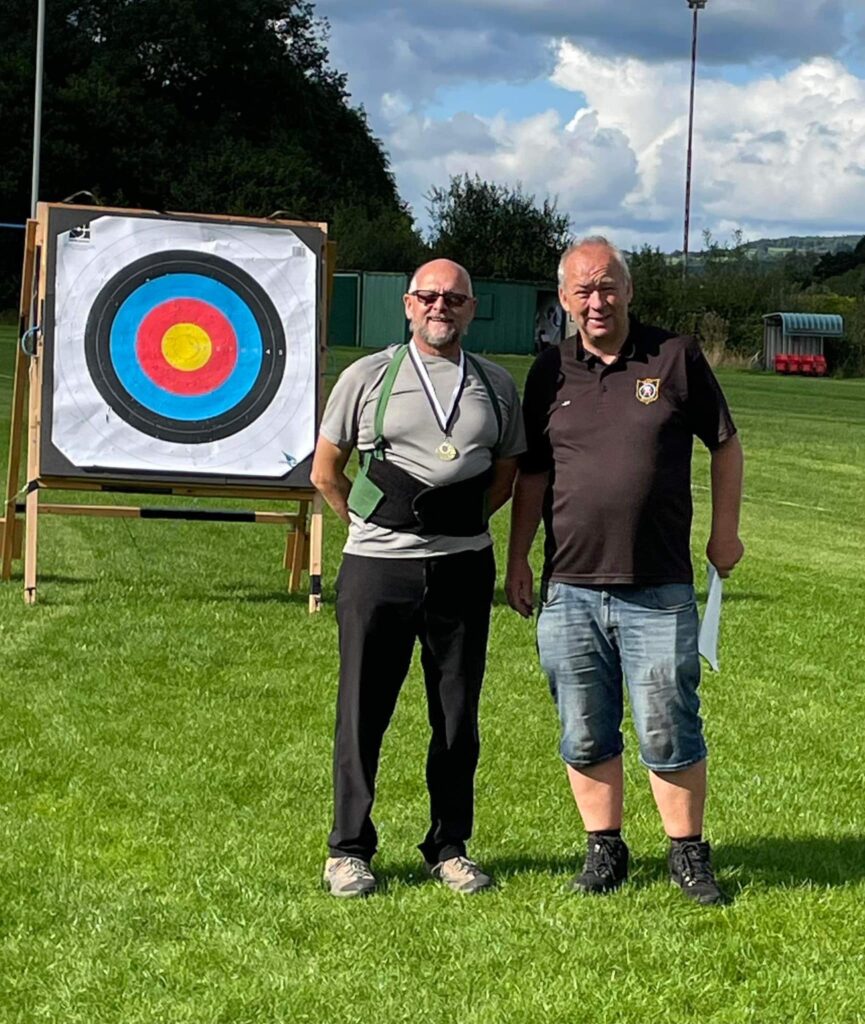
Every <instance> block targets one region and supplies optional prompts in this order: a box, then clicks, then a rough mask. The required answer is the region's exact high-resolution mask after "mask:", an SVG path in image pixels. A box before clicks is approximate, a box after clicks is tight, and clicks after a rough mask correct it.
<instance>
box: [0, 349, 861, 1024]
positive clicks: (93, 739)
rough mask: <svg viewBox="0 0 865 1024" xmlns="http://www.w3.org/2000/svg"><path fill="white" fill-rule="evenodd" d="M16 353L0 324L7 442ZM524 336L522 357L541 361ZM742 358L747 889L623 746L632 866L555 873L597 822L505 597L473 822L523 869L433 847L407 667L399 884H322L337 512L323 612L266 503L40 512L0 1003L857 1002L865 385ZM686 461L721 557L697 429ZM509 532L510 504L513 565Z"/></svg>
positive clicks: (72, 1013) (400, 715)
mask: <svg viewBox="0 0 865 1024" xmlns="http://www.w3.org/2000/svg"><path fill="white" fill-rule="evenodd" d="M13 354H14V338H13V334H12V331H11V330H5V331H3V329H0V415H2V416H3V417H4V418H3V419H2V420H0V439H2V440H0V444H2V447H3V455H4V461H3V465H4V467H5V446H6V439H7V438H8V409H9V404H10V403H9V390H10V386H11V380H10V378H11V372H12V360H13ZM345 358H346V353H337V354H336V362H337V364H338V363H339V362H340V360H344V359H345ZM503 362H505V363H506V364H507V365H508V367H509V368H510V369H511V370H512V371H513V372H514V374H515V375H516V376H517V378H518V380H519V381H520V383H521V382H522V378H523V377H524V375H525V371H526V369H527V366H528V361H527V360H526V359H522V358H511V359H506V360H503ZM721 376H722V381H723V384H724V386H725V388H726V390H727V393H728V396H729V399H730V402H731V405H732V407H733V410H734V413H735V415H736V418H737V422H738V424H739V427H740V430H741V433H742V437H743V442H744V445H745V448H746V452H747V458H748V464H747V483H746V491H747V499H746V503H745V506H744V524H743V535H744V539H745V542H746V545H747V554H746V560H745V561H744V562H743V564H742V565H741V567H740V569H739V570H738V571H737V573H736V575H735V577H734V579H733V580H732V581H731V583H730V585H729V587H728V599H727V600H726V602H725V609H724V623H723V645H722V652H721V654H722V671H721V673H720V674H718V675H712V674H707V675H706V677H705V678H704V685H703V700H704V710H705V714H706V719H707V726H708V738H709V743H710V747H711V758H710V776H711V798H710V807H709V814H708V822H707V832H708V835H709V838H711V839H712V841H713V844H714V847H715V859H716V864H717V867H718V869H719V875H720V878H721V880H722V882H723V884H724V885H725V886H726V887H727V888H728V889H729V891H730V892H731V893H732V894H734V896H735V901H734V903H733V904H732V905H731V906H730V907H727V908H724V909H716V908H712V909H709V908H698V907H695V906H691V905H689V904H687V903H686V902H685V901H684V900H683V898H682V897H681V895H680V894H678V893H677V892H676V891H675V890H673V889H672V888H671V886H670V885H669V883H668V882H667V880H666V876H665V870H664V855H665V850H666V847H665V842H664V839H663V835H662V831H661V828H660V825H659V823H658V820H657V817H656V814H655V812H654V809H653V806H652V803H651V799H650V796H649V792H648V785H647V782H646V779H645V774H644V772H643V770H642V769H641V768H640V767H639V765H638V764H637V760H636V752H635V749H634V744H633V743H631V745H630V748H629V750H628V753H627V761H626V763H627V783H628V792H627V798H626V799H627V826H626V837H627V839H628V842H629V844H630V846H631V849H632V854H633V857H634V869H635V870H634V873H633V878H632V881H631V882H630V883H629V884H628V885H627V887H625V888H624V889H623V890H622V891H620V892H618V893H616V894H615V895H613V896H611V897H607V898H603V899H585V898H577V897H574V896H569V895H566V894H565V893H564V892H563V888H564V886H565V883H566V881H567V879H568V878H569V877H570V875H571V874H572V873H573V871H574V869H575V866H576V864H577V860H578V857H577V852H579V853H580V854H581V852H582V848H583V839H582V835H581V829H580V826H579V823H578V819H577V815H576V811H575V809H574V807H573V804H572V801H571V798H570V796H569V794H568V792H567V786H566V782H565V778H564V774H563V771H562V769H561V766H560V763H559V762H558V759H557V753H556V722H555V715H554V711H553V708H552V705H551V702H550V701H549V699H548V696H547V693H546V686H545V682H544V680H543V678H542V676H541V674H540V671H539V669H538V667H537V665H536V659H535V653H534V647H533V634H532V627H531V625H530V624H529V623H526V622H524V621H522V620H520V619H518V618H517V616H516V615H514V614H513V613H512V612H510V611H509V610H508V609H507V607H506V606H505V605H504V602H503V599H502V598H501V594H500V593H499V598H498V600H497V604H496V607H495V608H494V612H493V626H492V641H491V649H490V658H489V669H488V674H487V682H486V685H485V690H484V697H483V702H482V708H481V725H482V732H483V743H484V747H483V753H482V759H481V767H480V771H479V778H478V802H477V821H476V832H475V840H474V841H473V844H472V847H471V851H472V853H473V854H474V855H476V856H477V857H478V858H479V859H480V860H481V861H482V862H483V863H484V864H485V865H487V866H489V867H490V868H492V870H493V871H494V873H495V874H496V876H497V878H498V880H499V883H500V884H499V888H498V889H497V891H495V892H492V893H489V894H484V895H483V896H480V897H477V898H474V899H472V898H466V897H458V896H455V895H454V894H452V893H450V892H448V891H446V890H443V889H441V888H439V887H436V886H435V885H434V884H432V883H430V882H429V881H427V880H426V879H425V877H424V875H423V874H422V872H421V871H420V870H419V867H420V864H419V856H418V854H417V851H416V850H415V848H414V846H415V844H416V843H417V842H419V841H420V839H421V838H422V836H423V833H424V830H425V825H426V816H427V810H426V800H425V790H424V785H423V751H424V749H425V743H426V719H425V710H424V706H423V696H422V688H421V684H420V679H419V675H418V671H417V666H415V667H414V668H413V671H412V675H411V677H410V679H409V681H408V683H407V685H406V688H405V691H404V693H403V695H402V698H401V701H400V705H399V708H398V710H397V715H396V717H395V720H394V723H393V725H392V728H391V730H390V732H389V733H388V736H387V737H386V741H385V748H384V754H383V763H382V768H381V774H380V788H379V799H378V803H377V823H378V825H379V828H380V833H381V844H382V849H381V853H380V855H379V857H378V858H377V871H378V874H379V875H380V877H381V879H382V882H383V891H382V892H380V893H379V894H378V895H376V896H375V897H374V898H372V899H370V900H367V901H365V902H362V903H355V902H351V901H349V902H348V903H347V904H346V903H344V902H341V901H336V900H333V899H331V898H329V897H327V896H325V895H324V894H323V893H322V891H321V889H320V887H319V876H320V870H321V865H322V860H323V857H324V854H325V836H326V833H327V830H328V827H329V813H330V808H329V759H330V744H331V733H332V728H333V704H334V691H335V676H336V669H337V663H336V654H335V650H336V630H335V623H334V618H333V608H332V604H331V603H330V598H331V596H332V583H333V579H334V576H335V573H336V568H337V565H338V561H339V552H340V547H341V542H342V539H343V530H342V528H341V526H340V525H339V523H338V522H337V521H336V520H334V519H333V518H332V517H331V518H329V519H328V521H327V533H326V559H325V600H326V602H327V604H326V606H325V609H324V611H323V613H322V614H321V615H319V616H316V617H312V618H310V617H309V616H308V615H307V612H306V599H305V597H302V596H300V597H289V596H287V595H286V594H285V592H284V575H283V572H282V570H281V568H280V561H281V551H282V543H283V537H282V533H281V531H280V530H277V529H274V528H273V527H265V526H258V527H256V526H237V525H235V526H229V525H221V524H220V525H214V524H200V523H198V524H186V523H181V522H172V523H164V522H163V523H160V522H151V521H137V520H133V521H108V520H100V521H95V520H94V521H90V520H83V519H71V518H47V517H46V518H45V519H44V520H43V521H42V523H41V536H40V543H41V549H40V603H39V604H38V605H37V606H36V607H35V608H26V607H25V606H24V604H23V601H22V593H21V578H20V566H19V567H18V570H19V571H18V572H17V574H16V578H15V579H14V580H13V583H12V584H10V585H5V586H2V587H0V666H2V668H0V673H2V674H0V694H2V714H0V1021H2V1024H6V1022H22V1024H23V1022H27V1024H31V1022H43V1021H44V1022H56V1024H102V1022H106V1024H107V1022H112V1024H114V1022H123V1024H132V1022H136V1024H138V1022H140V1024H153V1022H161V1024H185V1022H189V1024H211V1022H212V1024H216V1022H220V1024H247V1022H248V1024H271V1022H272V1024H276V1022H297V1024H301V1022H309V1024H354V1022H358V1024H359V1022H364V1024H367V1022H381V1024H396V1022H418V1024H420V1022H423V1024H426V1022H430V1024H438V1022H446V1021H452V1020H456V1021H459V1022H460V1024H498V1022H535V1021H537V1022H544V1024H581V1022H592V1024H654V1022H659V1024H660V1022H663V1024H666V1022H669V1024H684V1022H713V1024H715V1022H717V1024H721V1022H725V1024H743V1022H755V1024H764V1022H776V1021H777V1022H785V1024H793V1022H805V1021H813V1022H821V1024H823V1022H826V1024H846V1022H854V1021H865V952H863V950H865V942H863V911H862V908H863V904H865V768H863V765H865V678H863V677H865V671H863V665H865V623H863V620H865V582H863V581H865V525H863V513H865V381H833V380H804V379H776V378H774V377H769V376H763V375H752V374H748V373H745V372H732V371H727V372H724V373H722V374H721ZM694 479H695V500H696V505H697V511H696V522H695V533H694V540H695V544H694V552H695V557H697V558H699V557H700V549H701V547H702V545H703V544H704V543H705V536H706V529H707V522H708V517H707V502H708V491H707V484H708V459H707V457H706V456H705V453H703V452H702V451H698V452H697V453H695V478H694ZM129 501H130V499H129V497H128V496H122V497H119V498H118V502H120V503H126V504H128V503H129ZM505 534H506V516H502V515H500V516H499V517H498V518H497V520H496V521H495V538H496V548H497V552H498V553H499V556H500V564H501V555H502V554H503V550H504V542H505Z"/></svg>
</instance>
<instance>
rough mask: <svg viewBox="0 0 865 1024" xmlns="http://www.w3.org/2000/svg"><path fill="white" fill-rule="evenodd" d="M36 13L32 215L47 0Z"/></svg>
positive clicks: (36, 188)
mask: <svg viewBox="0 0 865 1024" xmlns="http://www.w3.org/2000/svg"><path fill="white" fill-rule="evenodd" d="M36 10H37V13H36V85H35V92H34V96H33V177H32V180H31V184H30V216H31V217H35V216H36V204H37V203H38V202H39V159H40V151H41V143H42V79H43V77H44V70H45V0H38V2H37V8H36Z"/></svg>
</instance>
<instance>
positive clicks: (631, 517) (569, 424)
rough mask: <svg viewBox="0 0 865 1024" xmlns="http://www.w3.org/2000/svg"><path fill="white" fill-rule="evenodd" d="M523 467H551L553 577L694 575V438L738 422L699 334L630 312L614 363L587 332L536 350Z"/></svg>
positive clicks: (644, 581)
mask: <svg viewBox="0 0 865 1024" xmlns="http://www.w3.org/2000/svg"><path fill="white" fill-rule="evenodd" d="M523 412H524V415H525V420H526V437H527V442H528V450H527V451H526V452H525V454H524V455H522V456H521V457H520V469H521V470H522V471H523V472H525V473H541V472H547V471H549V472H550V474H551V480H550V483H551V486H550V489H549V491H548V492H547V499H546V501H545V507H544V526H545V528H546V543H545V548H544V576H545V578H550V579H555V580H559V581H562V582H565V583H575V584H581V585H593V584H610V583H634V584H638V585H642V586H651V585H653V584H661V583H690V582H692V580H693V572H692V569H691V553H690V535H691V517H692V506H691V453H692V447H693V437H694V435H695V434H696V436H697V437H699V438H700V440H701V441H702V442H703V444H705V445H706V447H707V448H709V449H710V450H714V449H716V448H718V447H719V445H721V444H722V443H723V442H724V441H726V440H727V439H728V438H730V437H732V436H733V435H734V434H735V433H736V428H735V426H734V424H733V420H732V418H731V416H730V411H729V409H728V408H727V403H726V401H725V399H724V395H723V393H722V391H721V388H720V385H719V384H718V382H717V380H716V379H715V375H714V374H713V373H712V370H711V368H710V367H709V364H708V363H707V362H706V359H705V357H704V356H703V353H702V352H701V351H700V346H699V344H698V343H697V341H696V340H695V339H694V338H690V337H676V336H674V335H672V334H670V333H669V332H667V331H663V330H661V329H660V328H657V327H648V326H644V325H642V324H640V323H638V322H637V321H636V320H633V319H632V320H631V328H630V332H629V334H628V338H627V340H626V341H625V344H624V346H623V348H622V351H621V353H620V355H619V357H618V359H617V360H616V361H615V362H614V363H611V364H610V365H605V364H604V363H603V362H602V361H601V360H600V359H598V358H597V357H596V356H594V355H591V354H589V353H587V352H586V351H585V350H584V348H583V344H582V340H581V339H580V336H579V334H577V335H575V336H574V337H571V338H568V339H566V340H565V341H564V342H562V344H561V345H560V346H558V347H556V348H550V349H547V350H546V351H545V352H542V353H541V354H540V355H539V356H538V358H537V359H536V360H535V362H534V364H533V366H532V368H531V370H530V371H529V375H528V378H527V379H526V389H525V396H524V399H523Z"/></svg>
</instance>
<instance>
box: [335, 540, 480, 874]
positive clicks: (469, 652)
mask: <svg viewBox="0 0 865 1024" xmlns="http://www.w3.org/2000/svg"><path fill="white" fill-rule="evenodd" d="M494 583H495V562H494V560H493V553H492V548H487V549H486V550H484V551H477V552H475V551H472V552H463V553H461V554H457V555H447V556H444V557H440V558H364V557H361V556H358V555H346V556H345V557H344V559H343V563H342V567H341V569H340V572H339V577H338V579H337V601H336V616H337V622H338V624H339V654H340V674H339V696H338V701H337V717H336V738H335V742H334V757H333V781H334V825H333V831H332V832H331V834H330V838H329V847H330V854H331V856H332V857H342V856H346V855H348V856H352V857H361V858H363V859H364V860H370V859H371V858H372V856H373V854H374V853H375V852H376V849H377V843H378V837H377V835H376V831H375V826H374V825H373V823H372V818H371V817H370V814H371V811H372V804H373V799H374V797H375V777H376V771H377V769H378V760H379V753H380V751H381V743H382V738H383V737H384V733H385V730H386V729H387V727H388V724H389V723H390V720H391V716H392V714H393V710H394V707H395V706H396V701H397V697H398V696H399V691H400V688H401V687H402V684H403V682H404V681H405V677H406V674H407V673H408V669H409V665H410V663H411V657H412V651H413V649H414V643H415V640H419V641H420V645H421V665H422V667H423V673H424V680H425V684H426V695H427V710H428V715H429V723H430V727H431V729H432V736H431V738H430V743H429V750H428V752H427V763H426V780H427V788H428V790H429V799H430V827H429V831H428V832H427V834H426V838H425V839H424V841H423V842H422V843H421V844H420V850H421V852H422V853H423V855H424V858H425V859H426V860H427V862H429V863H433V864H434V863H436V862H437V861H440V860H447V859H448V858H450V857H456V856H461V855H463V854H465V851H466V842H467V840H468V838H469V837H470V835H471V832H472V818H473V810H474V776H475V768H476V767H477V762H478V753H479V749H480V743H479V736H478V701H479V698H480V692H481V683H482V682H483V674H484V666H485V664H486V653H487V636H488V633H489V621H490V607H491V605H492V596H493V586H494Z"/></svg>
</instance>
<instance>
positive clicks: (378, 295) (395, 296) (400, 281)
mask: <svg viewBox="0 0 865 1024" xmlns="http://www.w3.org/2000/svg"><path fill="white" fill-rule="evenodd" d="M407 288H408V274H385V273H378V272H373V271H365V272H364V274H363V285H362V299H361V312H360V334H359V338H360V344H361V345H362V346H363V347H364V348H385V347H386V346H387V345H393V344H394V343H396V342H400V341H405V336H406V318H405V309H404V308H403V302H402V297H403V295H405V292H406V289H407Z"/></svg>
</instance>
